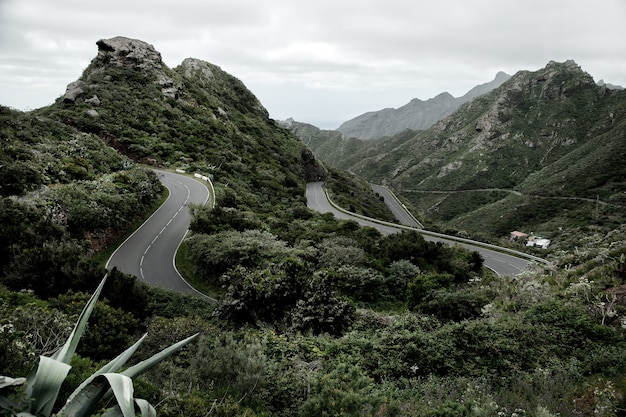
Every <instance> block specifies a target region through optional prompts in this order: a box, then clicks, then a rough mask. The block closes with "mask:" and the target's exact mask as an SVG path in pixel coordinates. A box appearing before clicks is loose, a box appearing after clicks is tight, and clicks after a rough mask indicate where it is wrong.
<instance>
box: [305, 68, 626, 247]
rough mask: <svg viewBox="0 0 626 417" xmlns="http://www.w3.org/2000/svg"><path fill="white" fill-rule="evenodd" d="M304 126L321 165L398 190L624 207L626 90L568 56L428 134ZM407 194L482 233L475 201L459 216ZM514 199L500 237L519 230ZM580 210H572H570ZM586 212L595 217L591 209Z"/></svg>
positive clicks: (515, 79) (533, 222)
mask: <svg viewBox="0 0 626 417" xmlns="http://www.w3.org/2000/svg"><path fill="white" fill-rule="evenodd" d="M298 129H299V130H300V133H298V132H296V133H297V134H298V135H299V136H301V132H303V131H306V132H307V134H308V136H309V138H313V139H314V140H310V141H309V142H310V144H309V146H310V147H311V149H312V150H313V151H314V153H315V154H316V155H317V156H318V157H319V158H320V159H321V160H322V161H324V162H326V163H327V164H329V165H330V166H334V167H337V168H340V169H346V170H349V171H351V172H354V173H355V174H357V175H360V176H363V177H365V178H366V179H368V180H369V181H372V182H376V183H382V184H385V185H387V186H390V187H392V188H393V189H395V190H396V191H398V192H400V193H403V192H404V191H406V192H409V191H410V190H411V191H420V192H424V191H429V190H432V191H440V190H447V191H451V192H452V191H464V190H476V189H484V190H495V189H507V190H515V191H517V192H520V193H522V194H524V195H528V196H530V195H538V196H542V197H550V198H567V197H577V198H586V199H599V200H603V201H605V202H608V203H613V202H614V203H616V204H618V205H620V204H622V205H623V204H626V198H624V196H625V195H626V194H625V192H626V181H624V178H626V172H625V168H624V167H623V163H622V162H620V161H623V160H626V143H625V142H624V140H623V138H624V137H626V92H625V91H624V90H615V89H611V88H608V87H607V86H604V85H598V83H596V82H595V81H594V80H593V77H592V76H591V75H589V74H588V73H586V72H585V71H583V70H582V68H580V66H579V65H578V64H576V62H574V61H571V60H570V61H566V62H563V63H558V62H555V61H550V62H549V63H548V64H547V65H546V66H545V67H544V68H542V69H540V70H537V71H527V70H522V71H518V72H517V73H516V74H514V75H513V76H512V77H511V78H510V79H508V80H507V81H506V82H504V83H503V84H502V85H501V86H500V87H498V88H496V89H494V90H492V91H491V92H489V93H487V94H484V95H482V96H479V97H477V98H475V99H473V100H470V101H468V102H466V103H465V104H463V105H462V106H461V107H459V109H458V110H457V111H456V112H454V113H453V114H452V115H450V116H448V117H447V118H445V119H442V120H440V121H438V122H437V123H435V124H434V125H433V126H432V127H431V128H429V129H427V130H424V131H408V130H407V131H404V132H401V133H399V134H397V135H394V136H390V137H382V138H378V139H374V140H357V139H353V138H352V139H350V138H346V137H345V135H344V136H343V137H341V138H339V137H337V136H336V135H329V134H328V133H327V132H325V131H319V130H318V131H317V132H315V133H314V130H313V129H312V128H311V127H303V126H302V125H300V126H299V127H298ZM301 140H302V139H301ZM420 195H422V196H423V194H420ZM507 195H508V194H507ZM504 196H505V195H501V196H500V197H501V198H498V199H496V201H493V200H490V201H487V202H484V204H480V205H479V206H481V205H485V207H487V206H489V205H491V206H493V207H495V204H496V202H497V201H499V202H500V204H502V201H504V200H503V198H504ZM404 197H405V198H411V199H412V201H413V202H414V204H415V209H416V211H423V215H425V216H433V218H434V219H439V221H444V222H445V224H446V225H449V226H450V227H454V228H456V229H459V228H465V229H467V230H470V231H471V232H473V233H477V232H479V231H480V230H479V229H478V228H477V227H476V223H477V222H478V220H477V219H478V218H479V217H480V216H483V217H482V218H483V219H484V218H485V216H484V212H483V213H482V214H479V213H478V212H476V213H474V216H476V217H474V218H472V213H471V211H474V210H478V208H479V206H476V207H475V208H473V209H471V210H470V212H469V213H464V214H463V216H465V218H464V220H461V217H460V216H461V213H460V212H459V211H458V210H453V211H454V212H455V213H456V214H454V215H452V214H450V215H448V214H446V215H445V216H443V217H442V214H441V213H442V209H443V208H444V207H445V205H441V204H440V203H438V202H437V201H438V200H436V198H435V197H433V198H432V199H423V200H424V201H422V202H420V201H418V199H417V198H416V196H415V195H408V194H404ZM455 198H456V196H455ZM455 198H449V201H453V200H455ZM468 198H469V197H468ZM501 200H502V201H501ZM514 200H515V199H514V198H512V197H510V196H509V198H508V200H507V201H508V202H509V203H507V204H510V206H509V207H504V206H501V207H500V212H501V213H504V212H506V213H507V215H506V217H507V218H508V220H507V222H503V224H501V225H499V226H495V225H496V224H497V223H499V222H496V221H494V222H493V224H494V227H491V229H492V230H493V231H492V233H494V234H495V235H496V236H500V235H502V234H504V233H506V230H507V229H508V228H511V227H513V228H516V225H515V223H514V221H515V220H514V219H516V216H515V214H514V211H515V210H513V209H514V208H515V207H514V206H515V205H519V206H528V207H530V205H531V203H530V202H529V200H524V201H521V202H520V201H517V202H516V203H514V202H513V201H514ZM518 200H519V199H518ZM426 201H432V203H430V205H428V204H426V203H425V202H426ZM456 201H457V205H463V204H465V203H462V202H460V201H458V200H456ZM546 204H547V203H546ZM547 207H548V206H547V205H546V206H545V208H542V210H548V208H547ZM434 210H439V211H438V212H437V211H434ZM449 210H452V207H449ZM578 210H579V208H578V207H575V208H571V209H570V212H571V213H573V212H576V211H578ZM585 210H587V212H588V213H590V212H591V210H593V207H592V206H591V205H590V206H588V208H587V209H585ZM450 213H452V211H451V212H450ZM607 213H608V212H607ZM558 215H559V214H558V213H555V216H556V217H558ZM524 216H525V217H527V219H526V221H525V223H524V222H521V223H518V224H517V227H524V224H527V227H529V228H530V227H545V228H547V229H550V230H553V229H554V228H555V227H556V228H558V226H557V225H556V223H557V222H552V223H551V224H550V225H547V224H546V223H545V221H540V220H539V219H538V217H537V216H536V215H531V214H527V215H524ZM606 216H607V217H605V218H604V220H603V221H604V222H606V223H605V226H606V225H608V224H613V225H615V223H614V221H616V219H621V218H622V217H623V216H621V215H619V214H618V213H614V212H611V213H610V214H607V215H606ZM517 219H518V220H519V217H517ZM546 219H547V217H546ZM608 219H613V220H608ZM546 221H547V220H546ZM561 221H563V222H571V221H572V220H571V219H569V220H567V219H561ZM591 222H592V223H597V222H598V219H591ZM470 223H473V224H474V225H470ZM504 223H506V224H504ZM578 223H579V224H580V223H582V222H580V221H578ZM482 230H483V231H484V230H486V229H484V227H483V229H482Z"/></svg>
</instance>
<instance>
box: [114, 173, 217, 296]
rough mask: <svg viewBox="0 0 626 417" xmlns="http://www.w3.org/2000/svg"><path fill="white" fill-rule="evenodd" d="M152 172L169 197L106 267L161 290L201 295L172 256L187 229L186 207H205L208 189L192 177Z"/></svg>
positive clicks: (188, 220) (121, 247)
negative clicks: (181, 273)
mask: <svg viewBox="0 0 626 417" xmlns="http://www.w3.org/2000/svg"><path fill="white" fill-rule="evenodd" d="M155 172H156V173H157V174H158V175H159V177H160V179H161V183H163V185H164V186H165V187H167V189H168V190H169V197H168V198H167V200H166V201H165V203H163V205H162V206H161V207H159V209H158V210H157V211H155V212H154V214H152V216H150V218H148V220H146V221H145V222H144V223H143V224H142V225H141V227H139V229H137V230H136V231H135V233H133V234H132V235H131V236H129V237H128V239H126V240H125V241H124V243H122V244H121V245H120V246H119V247H118V248H117V249H116V250H115V252H113V254H112V255H111V257H110V258H109V260H108V262H107V265H106V267H107V269H112V268H113V267H117V269H119V270H120V271H122V272H125V273H127V274H131V275H135V276H136V277H138V278H140V279H141V280H144V281H146V282H147V283H149V284H151V285H155V286H158V287H161V288H164V289H168V290H174V291H178V292H183V293H188V294H201V293H199V292H198V291H196V290H195V289H194V288H193V287H191V285H189V284H188V283H187V282H186V281H185V280H184V279H183V277H182V276H181V275H180V273H179V272H178V270H177V269H176V265H175V257H176V251H177V250H178V247H179V246H180V243H181V242H182V240H183V239H184V237H185V235H186V234H187V230H188V229H189V223H190V221H191V214H190V213H189V208H188V206H189V204H205V203H206V202H207V201H208V199H209V190H208V189H207V187H206V186H205V185H204V184H203V183H201V182H200V181H198V180H196V179H194V178H190V177H188V176H185V175H179V174H174V173H172V172H167V171H160V170H155Z"/></svg>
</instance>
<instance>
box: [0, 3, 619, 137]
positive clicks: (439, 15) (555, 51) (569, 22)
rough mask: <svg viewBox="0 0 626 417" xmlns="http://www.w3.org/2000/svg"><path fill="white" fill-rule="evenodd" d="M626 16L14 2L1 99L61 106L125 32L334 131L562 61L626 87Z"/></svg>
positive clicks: (351, 6) (1, 67)
mask: <svg viewBox="0 0 626 417" xmlns="http://www.w3.org/2000/svg"><path fill="white" fill-rule="evenodd" d="M624 21H626V2H624V1H622V0H601V1H595V0H551V1H543V0H525V1H521V0H509V1H502V0H499V1H498V0H472V1H466V0H439V1H437V2H433V1H426V0H424V1H422V0H385V1H382V0H358V1H356V0H332V1H331V0H317V1H316V2H297V3H296V2H294V1H288V0H266V1H263V2H257V1H253V0H229V1H228V2H224V1H217V0H208V1H202V2H199V1H195V0H176V1H175V2H173V1H170V0H132V1H128V0H124V1H122V0H109V1H107V2H90V1H84V0H58V1H50V0H0V103H1V104H4V105H9V106H12V107H16V108H20V109H27V108H37V107H41V106H43V105H47V104H49V103H51V102H53V101H54V99H55V98H56V97H58V96H60V95H62V94H63V92H64V91H65V86H66V85H67V84H68V83H70V82H72V81H74V80H75V79H77V78H78V77H79V76H80V74H81V72H82V71H83V69H84V68H85V67H86V66H87V65H88V64H89V61H90V60H91V59H92V58H93V57H94V56H95V55H96V52H97V49H96V46H95V42H96V41H97V40H98V39H101V38H109V37H113V36H118V35H121V36H128V37H132V38H137V39H141V40H144V41H146V42H148V43H150V44H152V45H154V47H155V48H156V49H157V50H158V51H160V52H161V54H162V56H163V59H164V61H165V63H166V64H167V65H168V66H170V67H175V66H177V65H178V64H180V63H181V62H182V60H183V59H184V58H187V57H194V58H199V59H203V60H206V61H209V62H212V63H214V64H216V65H219V66H221V67H222V68H223V69H225V70H226V71H228V72H230V73H231V74H233V75H235V76H237V77H238V78H240V79H242V80H243V81H244V83H246V85H247V86H248V87H249V88H250V89H251V90H252V91H253V92H254V93H255V94H256V95H257V96H258V97H259V99H260V100H261V102H262V103H263V104H264V105H265V106H266V107H267V108H268V110H269V111H270V114H271V116H272V117H274V118H276V119H285V118H287V117H294V118H295V119H297V120H301V121H307V122H311V123H314V124H317V125H319V126H321V127H324V128H334V127H337V126H338V125H339V124H340V123H341V122H342V121H345V120H347V119H349V118H351V117H354V116H356V115H358V114H361V113H364V112H366V111H370V110H377V109H381V108H384V107H398V106H401V105H403V104H405V103H407V102H408V101H409V100H411V99H412V98H416V97H417V98H421V99H427V98H430V97H433V96H435V95H437V94H438V93H440V92H443V91H448V92H450V93H451V94H453V95H455V96H459V95H462V94H464V93H465V92H466V91H467V90H469V89H470V88H471V87H473V86H474V85H476V84H480V83H484V82H487V81H489V80H491V79H493V77H494V76H495V74H496V72H497V71H500V70H502V71H505V72H508V73H510V74H512V73H515V72H516V71H518V70H523V69H524V70H536V69H538V68H541V67H543V66H545V64H546V63H547V62H548V61H550V60H555V61H565V60H567V59H574V60H575V61H576V62H577V63H578V64H580V65H581V66H582V67H583V69H584V70H585V71H587V72H589V73H590V74H591V75H592V76H593V77H594V78H595V79H596V80H599V79H604V80H605V81H607V82H610V83H614V84H621V85H626V43H625V42H624V41H623V40H624V39H626V25H624V24H623V22H624Z"/></svg>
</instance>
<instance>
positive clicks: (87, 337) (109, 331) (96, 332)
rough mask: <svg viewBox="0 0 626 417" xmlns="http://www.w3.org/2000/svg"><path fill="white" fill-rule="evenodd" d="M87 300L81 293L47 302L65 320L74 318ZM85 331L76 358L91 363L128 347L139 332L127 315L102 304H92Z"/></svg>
mask: <svg viewBox="0 0 626 417" xmlns="http://www.w3.org/2000/svg"><path fill="white" fill-rule="evenodd" d="M88 299H89V295H88V294H85V293H74V294H73V293H68V294H66V295H60V296H59V297H58V298H56V299H52V300H50V305H51V306H52V307H53V308H56V309H58V310H60V311H62V312H64V313H65V314H67V315H69V316H73V315H77V314H78V313H79V312H80V309H81V307H82V306H83V305H84V304H85V302H86V301H87V300H88ZM90 322H91V325H90V326H89V327H88V328H87V330H86V331H85V334H84V336H83V339H82V342H81V345H80V348H79V349H78V351H77V352H78V354H79V355H81V356H83V357H88V358H91V359H92V360H94V361H99V360H103V359H111V358H113V357H114V356H115V354H116V353H117V351H118V349H119V346H126V345H128V344H129V341H130V338H131V337H132V336H134V335H135V333H136V332H137V330H138V328H139V323H138V321H137V319H136V318H134V317H133V315H132V314H131V313H129V312H126V311H123V310H121V309H119V308H114V307H111V306H110V305H109V304H108V303H106V302H98V303H96V305H95V307H94V310H93V312H92V314H91V318H90Z"/></svg>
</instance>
